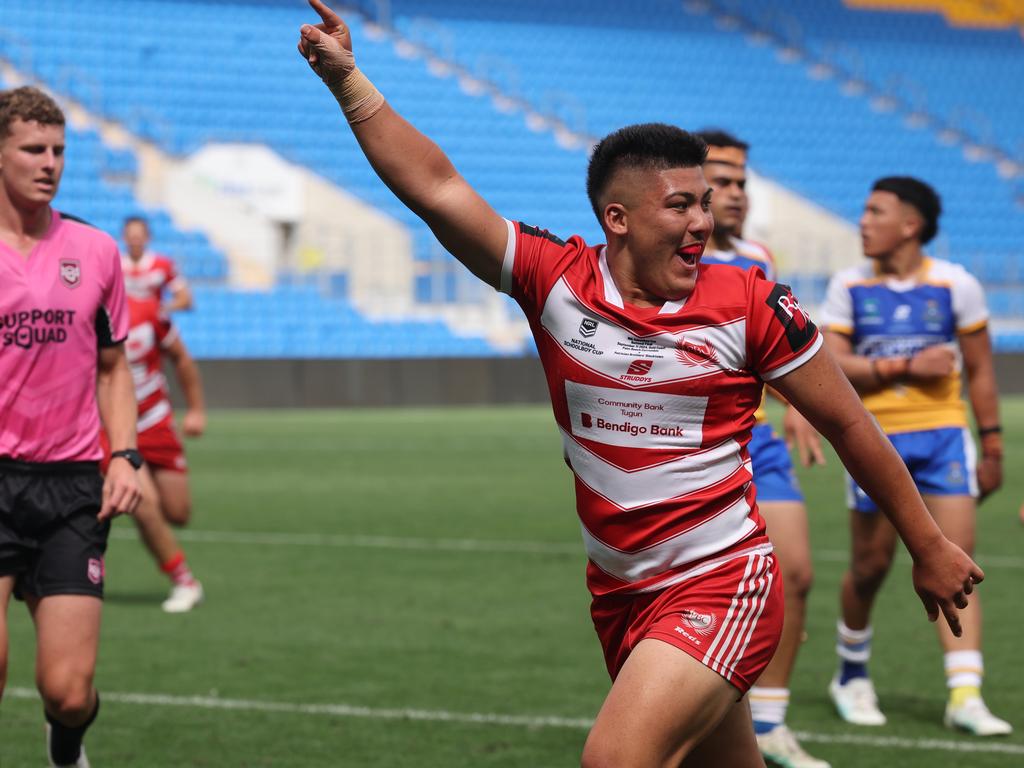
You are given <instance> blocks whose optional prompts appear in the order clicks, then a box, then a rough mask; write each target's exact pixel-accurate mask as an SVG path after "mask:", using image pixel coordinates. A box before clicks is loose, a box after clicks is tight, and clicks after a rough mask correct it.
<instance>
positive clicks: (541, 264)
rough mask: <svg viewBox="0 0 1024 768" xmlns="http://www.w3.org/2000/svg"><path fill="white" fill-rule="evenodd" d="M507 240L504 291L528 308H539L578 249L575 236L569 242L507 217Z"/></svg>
mask: <svg viewBox="0 0 1024 768" xmlns="http://www.w3.org/2000/svg"><path fill="white" fill-rule="evenodd" d="M505 223H506V224H508V243H507V244H506V246H505V258H504V261H503V262H502V267H501V284H500V286H499V289H500V290H501V292H502V293H507V294H508V295H509V296H511V297H512V298H514V299H515V300H516V301H518V302H519V304H520V306H522V307H523V308H524V309H525V310H527V311H529V310H531V309H532V310H534V311H539V309H540V305H541V303H542V302H543V301H544V298H545V297H546V296H547V294H548V291H549V290H550V288H551V286H552V284H553V283H554V282H555V280H557V279H558V277H559V276H560V275H561V274H562V272H563V271H564V269H565V267H566V265H567V264H568V263H569V261H570V259H571V256H572V255H573V253H574V252H575V251H576V250H577V248H576V247H575V244H574V242H573V241H574V240H575V238H573V239H572V240H570V241H569V242H568V243H567V242H566V241H564V240H562V239H561V238H559V237H556V236H555V235H552V234H551V233H550V232H548V231H547V230H543V229H537V228H536V227H531V226H529V225H527V224H523V223H522V222H513V221H508V220H506V222H505Z"/></svg>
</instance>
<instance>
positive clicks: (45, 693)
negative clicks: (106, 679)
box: [39, 680, 93, 726]
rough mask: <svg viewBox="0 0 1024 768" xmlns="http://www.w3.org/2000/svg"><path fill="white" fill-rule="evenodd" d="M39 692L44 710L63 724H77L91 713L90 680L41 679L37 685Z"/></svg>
mask: <svg viewBox="0 0 1024 768" xmlns="http://www.w3.org/2000/svg"><path fill="white" fill-rule="evenodd" d="M39 694H40V696H42V698H43V703H44V704H45V706H46V711H47V712H49V713H50V714H51V715H52V716H53V717H54V718H56V719H57V720H58V721H59V722H61V723H64V724H65V725H68V726H75V725H79V724H81V723H83V722H85V721H86V720H87V719H88V718H89V715H90V714H92V708H93V695H92V681H91V680H64V681H60V682H57V681H52V680H43V681H41V682H40V685H39Z"/></svg>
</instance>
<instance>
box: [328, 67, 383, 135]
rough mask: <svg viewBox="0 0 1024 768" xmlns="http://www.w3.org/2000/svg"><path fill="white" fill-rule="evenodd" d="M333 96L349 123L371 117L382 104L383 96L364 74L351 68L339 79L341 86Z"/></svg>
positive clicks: (357, 69)
mask: <svg viewBox="0 0 1024 768" xmlns="http://www.w3.org/2000/svg"><path fill="white" fill-rule="evenodd" d="M334 97H335V98H336V99H337V100H338V103H339V104H340V105H341V111H342V112H344V113H345V117H346V118H348V121H349V122H350V123H359V122H362V121H363V120H366V119H368V118H371V117H373V116H374V115H375V114H377V112H379V111H380V108H381V107H383V106H384V97H383V96H382V95H381V92H380V91H378V90H377V89H376V88H375V87H374V85H373V83H371V82H370V81H369V80H368V79H367V77H366V75H364V74H363V73H362V72H360V71H359V68H358V67H357V68H355V69H353V70H352V71H351V72H349V74H348V75H347V76H346V77H345V79H344V80H342V81H341V87H340V88H339V90H338V91H337V92H335V94H334Z"/></svg>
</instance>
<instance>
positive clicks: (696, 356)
mask: <svg viewBox="0 0 1024 768" xmlns="http://www.w3.org/2000/svg"><path fill="white" fill-rule="evenodd" d="M676 358H678V360H679V362H680V363H683V364H684V365H697V366H700V367H701V368H714V367H715V366H716V365H718V353H717V352H716V351H715V348H714V347H713V346H711V342H710V341H708V340H707V338H705V339H704V343H703V344H698V343H697V342H695V341H691V340H690V339H680V340H679V341H677V342H676Z"/></svg>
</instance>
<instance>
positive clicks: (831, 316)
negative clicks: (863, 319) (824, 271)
mask: <svg viewBox="0 0 1024 768" xmlns="http://www.w3.org/2000/svg"><path fill="white" fill-rule="evenodd" d="M818 316H819V318H820V319H821V327H822V328H824V329H825V330H826V331H834V332H835V333H841V334H843V335H844V336H853V331H854V323H853V298H852V297H851V296H850V288H849V286H848V284H847V280H846V278H844V277H843V276H842V275H833V276H832V279H831V280H829V283H828V289H827V290H826V291H825V300H824V301H823V302H822V304H821V307H820V308H819V313H818Z"/></svg>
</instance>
